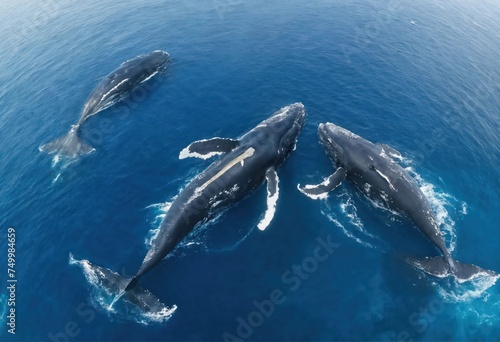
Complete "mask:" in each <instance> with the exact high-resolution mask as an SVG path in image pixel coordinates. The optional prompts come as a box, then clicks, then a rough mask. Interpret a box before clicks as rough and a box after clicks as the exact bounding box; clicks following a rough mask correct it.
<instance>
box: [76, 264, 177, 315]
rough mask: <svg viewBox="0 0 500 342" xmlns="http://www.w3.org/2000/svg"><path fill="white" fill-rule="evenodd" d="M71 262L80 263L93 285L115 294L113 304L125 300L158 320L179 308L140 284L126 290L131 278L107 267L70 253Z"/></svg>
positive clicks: (112, 294)
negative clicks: (163, 301)
mask: <svg viewBox="0 0 500 342" xmlns="http://www.w3.org/2000/svg"><path fill="white" fill-rule="evenodd" d="M70 264H77V265H79V266H80V267H81V268H82V270H83V272H84V275H85V277H86V278H87V280H88V281H89V282H90V284H91V285H93V286H95V287H96V288H99V289H103V290H104V291H105V292H106V293H108V295H111V296H114V300H113V302H112V304H111V306H113V305H114V304H115V303H116V302H118V301H119V300H124V301H126V302H128V303H130V304H132V305H134V306H135V307H137V308H138V309H139V310H140V311H141V312H142V314H144V315H146V316H147V317H150V318H152V319H154V320H158V321H162V320H167V319H168V318H170V317H171V316H172V314H173V313H174V311H175V310H176V309H177V307H176V306H175V305H174V306H172V307H167V306H166V305H165V304H163V303H162V302H161V301H160V300H159V299H158V298H157V297H156V296H155V295H153V294H152V293H151V292H149V291H148V290H146V289H143V288H141V287H140V286H133V287H132V288H131V289H129V290H128V291H125V288H126V287H127V286H128V285H129V284H130V279H126V278H123V277H122V276H120V275H119V274H118V273H115V272H113V271H111V270H109V269H107V268H104V267H101V266H97V265H94V264H92V263H90V262H89V261H88V260H76V259H74V258H73V256H72V255H70ZM132 279H134V278H132Z"/></svg>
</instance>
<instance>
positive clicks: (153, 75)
mask: <svg viewBox="0 0 500 342" xmlns="http://www.w3.org/2000/svg"><path fill="white" fill-rule="evenodd" d="M158 73H159V71H158V70H156V71H155V72H153V73H152V74H151V75H149V76H148V77H146V79H145V80H144V81H142V82H141V83H144V82H147V81H149V80H150V79H152V78H153V77H155V76H156V75H157V74H158Z"/></svg>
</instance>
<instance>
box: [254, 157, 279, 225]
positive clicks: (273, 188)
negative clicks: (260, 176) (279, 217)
mask: <svg viewBox="0 0 500 342" xmlns="http://www.w3.org/2000/svg"><path fill="white" fill-rule="evenodd" d="M266 181H267V209H266V213H265V214H264V217H263V218H262V220H261V221H260V222H259V224H258V225H257V227H258V228H259V230H262V231H264V230H266V228H267V227H268V226H269V224H271V221H272V220H273V218H274V214H275V213H276V204H277V203H278V197H279V192H280V191H279V181H280V180H279V178H278V174H277V173H276V169H275V168H274V167H272V168H270V169H268V170H267V172H266Z"/></svg>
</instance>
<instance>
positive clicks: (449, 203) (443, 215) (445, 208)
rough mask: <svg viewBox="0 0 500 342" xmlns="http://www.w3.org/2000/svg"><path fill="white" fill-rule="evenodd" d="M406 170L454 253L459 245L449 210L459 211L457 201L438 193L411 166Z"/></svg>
mask: <svg viewBox="0 0 500 342" xmlns="http://www.w3.org/2000/svg"><path fill="white" fill-rule="evenodd" d="M405 170H406V171H407V172H408V173H409V174H410V175H411V176H412V177H413V178H414V179H415V181H416V182H417V184H418V186H419V187H420V190H421V191H422V192H423V194H424V196H425V197H426V198H427V200H428V201H429V203H430V205H431V209H432V211H433V212H434V214H435V217H436V221H437V224H438V225H439V227H440V231H441V234H442V235H443V237H444V239H445V242H446V244H447V247H448V250H449V251H450V252H452V251H454V250H455V248H456V243H457V235H456V232H455V221H454V220H453V219H452V218H451V215H450V213H449V209H453V210H455V211H458V209H457V208H456V205H457V204H458V203H457V202H458V201H457V199H456V198H455V197H453V196H452V195H450V194H447V193H445V192H442V191H438V190H437V189H436V187H435V186H434V185H433V184H431V183H428V182H427V181H425V180H424V179H423V178H422V177H421V176H420V175H419V174H418V173H417V172H416V171H415V170H414V169H413V168H412V167H411V166H408V167H406V168H405ZM453 203H455V204H453ZM464 205H465V206H467V204H466V203H465V202H462V208H463V206H464Z"/></svg>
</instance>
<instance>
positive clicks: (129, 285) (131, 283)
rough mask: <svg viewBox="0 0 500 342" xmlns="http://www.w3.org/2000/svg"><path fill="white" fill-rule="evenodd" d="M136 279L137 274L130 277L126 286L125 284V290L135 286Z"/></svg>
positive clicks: (137, 279)
mask: <svg viewBox="0 0 500 342" xmlns="http://www.w3.org/2000/svg"><path fill="white" fill-rule="evenodd" d="M138 281H139V278H138V277H137V276H134V277H132V279H130V280H129V282H128V284H127V286H125V291H130V290H132V289H133V288H134V287H136V285H137V282H138Z"/></svg>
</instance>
